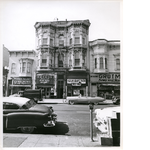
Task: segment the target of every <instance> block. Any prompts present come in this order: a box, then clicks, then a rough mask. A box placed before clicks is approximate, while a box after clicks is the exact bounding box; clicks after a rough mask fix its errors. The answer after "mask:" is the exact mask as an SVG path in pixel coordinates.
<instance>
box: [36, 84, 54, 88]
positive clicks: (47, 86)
mask: <svg viewBox="0 0 150 150" xmlns="http://www.w3.org/2000/svg"><path fill="white" fill-rule="evenodd" d="M36 86H37V87H46V88H49V87H54V86H55V85H36Z"/></svg>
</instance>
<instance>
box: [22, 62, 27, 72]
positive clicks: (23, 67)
mask: <svg viewBox="0 0 150 150" xmlns="http://www.w3.org/2000/svg"><path fill="white" fill-rule="evenodd" d="M25 70H26V62H23V64H22V72H25Z"/></svg>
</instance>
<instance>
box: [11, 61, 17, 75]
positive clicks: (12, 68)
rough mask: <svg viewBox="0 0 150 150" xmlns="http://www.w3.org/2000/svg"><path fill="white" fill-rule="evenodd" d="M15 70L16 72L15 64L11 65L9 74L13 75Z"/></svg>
mask: <svg viewBox="0 0 150 150" xmlns="http://www.w3.org/2000/svg"><path fill="white" fill-rule="evenodd" d="M15 70H16V64H15V63H12V65H11V73H13V74H14V73H15Z"/></svg>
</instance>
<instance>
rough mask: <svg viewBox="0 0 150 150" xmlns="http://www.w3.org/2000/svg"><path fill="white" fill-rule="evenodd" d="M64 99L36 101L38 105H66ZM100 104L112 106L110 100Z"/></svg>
mask: <svg viewBox="0 0 150 150" xmlns="http://www.w3.org/2000/svg"><path fill="white" fill-rule="evenodd" d="M65 100H66V99H43V101H38V104H68V102H65ZM100 104H103V105H104V104H113V102H112V100H107V99H106V100H105V101H103V102H100Z"/></svg>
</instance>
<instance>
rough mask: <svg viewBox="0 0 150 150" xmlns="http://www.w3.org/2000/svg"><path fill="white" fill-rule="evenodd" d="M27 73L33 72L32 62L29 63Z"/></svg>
mask: <svg viewBox="0 0 150 150" xmlns="http://www.w3.org/2000/svg"><path fill="white" fill-rule="evenodd" d="M27 73H31V64H30V63H29V62H28V63H27Z"/></svg>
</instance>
